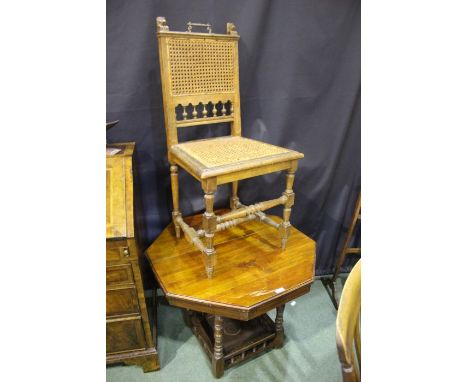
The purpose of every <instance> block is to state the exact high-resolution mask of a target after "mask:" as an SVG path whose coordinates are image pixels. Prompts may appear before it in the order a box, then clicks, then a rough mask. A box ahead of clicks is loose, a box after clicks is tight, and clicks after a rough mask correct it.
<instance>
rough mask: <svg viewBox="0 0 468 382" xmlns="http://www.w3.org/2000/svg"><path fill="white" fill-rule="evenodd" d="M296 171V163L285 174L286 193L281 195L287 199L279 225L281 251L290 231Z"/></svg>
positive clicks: (284, 246)
mask: <svg viewBox="0 0 468 382" xmlns="http://www.w3.org/2000/svg"><path fill="white" fill-rule="evenodd" d="M296 169H297V163H296V164H295V165H294V166H292V167H291V168H290V169H289V170H288V172H287V174H286V191H284V192H283V195H284V196H286V197H287V200H286V203H284V208H283V223H282V224H281V228H280V236H281V249H282V250H284V249H285V248H286V243H287V241H288V238H289V235H290V231H291V223H290V222H289V219H290V217H291V207H292V206H293V205H294V192H293V189H292V187H293V183H294V174H295V173H296Z"/></svg>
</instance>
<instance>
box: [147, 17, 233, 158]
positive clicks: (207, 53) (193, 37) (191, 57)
mask: <svg viewBox="0 0 468 382" xmlns="http://www.w3.org/2000/svg"><path fill="white" fill-rule="evenodd" d="M156 22H157V37H158V45H159V62H160V68H161V81H162V89H163V103H164V119H165V128H166V138H167V146H168V151H169V149H170V147H172V146H173V145H175V144H177V143H178V135H177V129H178V128H179V127H186V126H196V125H204V124H212V123H219V122H228V123H230V125H231V135H237V136H240V135H241V119H240V97H239V58H238V41H239V35H238V33H237V31H236V30H235V26H234V24H232V23H228V24H227V34H215V33H212V32H211V26H210V25H209V24H195V23H188V31H186V32H173V31H170V30H169V27H168V26H167V24H166V20H165V18H164V17H158V18H157V21H156ZM201 26H203V27H207V28H208V31H207V33H199V32H197V33H195V32H192V28H193V27H201ZM169 159H170V158H169Z"/></svg>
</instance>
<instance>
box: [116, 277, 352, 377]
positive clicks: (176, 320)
mask: <svg viewBox="0 0 468 382" xmlns="http://www.w3.org/2000/svg"><path fill="white" fill-rule="evenodd" d="M342 283H343V280H342V279H339V280H338V282H337V284H338V286H337V288H338V290H341V286H342ZM295 302H296V303H295V304H294V302H293V303H291V302H290V303H288V304H287V305H286V309H285V312H284V329H285V335H286V338H285V344H284V346H283V348H282V349H275V350H271V351H269V352H267V353H264V354H262V355H260V356H259V357H257V358H255V359H253V360H251V361H247V362H245V363H243V364H240V365H237V366H234V367H232V368H230V369H227V370H226V371H225V373H224V376H223V377H222V378H220V379H219V380H226V381H278V382H280V381H281V382H283V381H300V382H303V381H317V382H339V381H341V370H340V364H339V361H338V356H337V353H336V345H335V320H336V311H335V309H334V307H333V304H332V302H331V300H330V298H329V296H328V294H327V292H326V290H325V288H324V287H323V285H322V283H321V282H320V280H316V281H315V282H314V284H313V285H312V288H311V291H310V292H309V293H308V294H307V295H305V296H302V297H300V298H298V299H297V300H296V301H295ZM269 314H270V315H271V317H272V318H273V319H274V315H275V311H272V312H270V313H269ZM158 331H159V332H158V346H157V347H158V352H159V359H160V362H161V370H159V371H157V372H151V373H143V371H142V369H141V368H139V367H137V366H120V365H117V366H109V367H107V381H108V382H133V381H142V382H143V381H171V382H178V381H180V382H185V381H190V382H192V381H193V382H198V381H200V382H204V381H212V380H216V379H215V378H214V377H213V376H212V374H211V368H210V366H211V365H210V363H209V361H208V357H207V356H206V354H205V353H204V351H203V350H202V348H201V347H200V345H199V343H198V340H197V339H196V338H195V337H194V336H193V334H192V332H191V330H190V329H189V328H188V327H186V326H185V324H184V322H183V319H182V312H181V311H180V309H177V308H173V307H170V306H167V305H163V304H160V305H159V311H158Z"/></svg>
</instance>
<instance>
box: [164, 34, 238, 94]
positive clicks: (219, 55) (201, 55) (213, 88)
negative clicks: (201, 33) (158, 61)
mask: <svg viewBox="0 0 468 382" xmlns="http://www.w3.org/2000/svg"><path fill="white" fill-rule="evenodd" d="M167 46H168V56H169V67H170V71H171V94H172V95H173V96H179V95H192V94H207V93H222V92H234V57H235V54H234V52H235V47H236V46H235V42H233V41H225V40H214V39H201V38H200V39H194V38H190V39H188V38H171V39H168V42H167Z"/></svg>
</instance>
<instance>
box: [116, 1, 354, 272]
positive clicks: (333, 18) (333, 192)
mask: <svg viewBox="0 0 468 382" xmlns="http://www.w3.org/2000/svg"><path fill="white" fill-rule="evenodd" d="M157 16H165V17H166V20H167V23H168V25H169V28H170V29H171V30H180V31H182V30H186V22H187V21H193V22H203V23H206V22H208V23H211V24H212V26H213V32H214V33H225V30H226V22H228V21H232V22H234V24H235V25H236V27H237V30H238V32H239V34H240V36H241V38H240V41H239V56H240V91H241V102H242V104H241V108H242V109H241V110H242V134H243V135H244V136H245V137H248V138H254V139H259V140H262V141H265V142H268V143H272V144H275V145H280V146H284V147H288V148H291V149H295V150H298V151H301V152H303V153H304V154H305V158H304V159H303V160H301V161H300V162H299V169H298V172H297V176H296V180H295V187H294V188H295V193H296V204H295V206H294V207H293V212H292V218H291V221H292V224H293V225H294V226H295V227H297V228H299V229H300V230H301V231H303V232H304V233H306V234H307V235H309V236H311V237H312V238H314V239H315V240H316V241H317V263H316V273H317V275H321V274H325V273H331V272H332V271H333V266H334V264H335V261H336V257H337V254H338V252H339V249H340V246H341V245H342V242H343V240H344V235H345V230H346V227H347V226H348V224H349V220H350V217H351V214H352V210H353V206H354V203H355V200H356V197H357V193H358V192H359V189H360V184H361V174H360V163H361V158H360V151H361V145H360V89H361V86H360V1H356V0H291V1H280V0H276V1H264V0H249V1H246V0H242V1H241V0H235V1H234V0H229V1H227V0H216V1H215V0H196V1H194V0H192V1H188V0H187V1H182V0H179V1H174V0H172V1H169V0H166V1H155V0H133V1H129V0H127V1H125V0H108V1H107V121H111V120H115V119H119V120H120V123H119V124H118V125H117V126H116V127H114V128H113V129H112V130H110V131H109V132H108V133H107V140H108V143H112V142H121V141H135V142H136V144H137V159H136V165H137V168H136V170H137V173H138V178H137V185H138V186H139V194H140V197H141V206H140V214H139V217H138V223H139V225H140V227H141V228H140V230H141V232H142V242H143V246H144V247H145V248H146V246H148V245H149V244H150V243H151V242H152V241H153V240H154V239H155V238H156V237H157V236H158V234H159V233H160V232H161V230H162V229H164V227H165V226H166V225H167V224H169V223H170V221H171V216H170V211H171V209H172V206H171V192H170V181H169V167H168V162H167V149H166V139H165V130H164V117H163V108H162V93H161V78H160V74H159V57H158V49H157V40H156V27H155V23H156V17H157ZM179 131H181V132H182V135H181V138H182V139H181V140H185V139H194V138H204V137H208V136H214V135H227V134H228V133H229V130H228V128H227V127H226V126H221V127H218V128H214V127H209V128H206V127H192V128H184V129H180V130H179ZM180 182H181V207H182V212H183V213H184V214H185V215H187V214H191V213H195V212H199V211H202V210H203V198H202V196H203V193H202V191H201V188H200V187H199V185H198V184H197V182H196V181H195V180H193V179H192V178H191V177H190V176H188V175H187V174H185V173H184V171H183V170H181V176H180ZM239 189H240V191H239V194H240V197H241V200H242V201H243V202H244V203H252V202H255V201H258V200H266V199H271V198H272V197H276V196H278V195H279V194H280V193H281V192H283V191H284V174H270V175H267V176H264V177H257V178H254V179H250V180H245V181H241V182H240V186H239ZM216 200H217V205H218V206H227V200H228V186H227V185H224V186H221V187H219V188H218V192H217V195H216ZM273 212H276V213H278V214H280V213H281V210H280V209H276V210H273ZM355 240H359V239H358V238H356V239H355ZM349 261H352V259H350V260H348V262H349Z"/></svg>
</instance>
